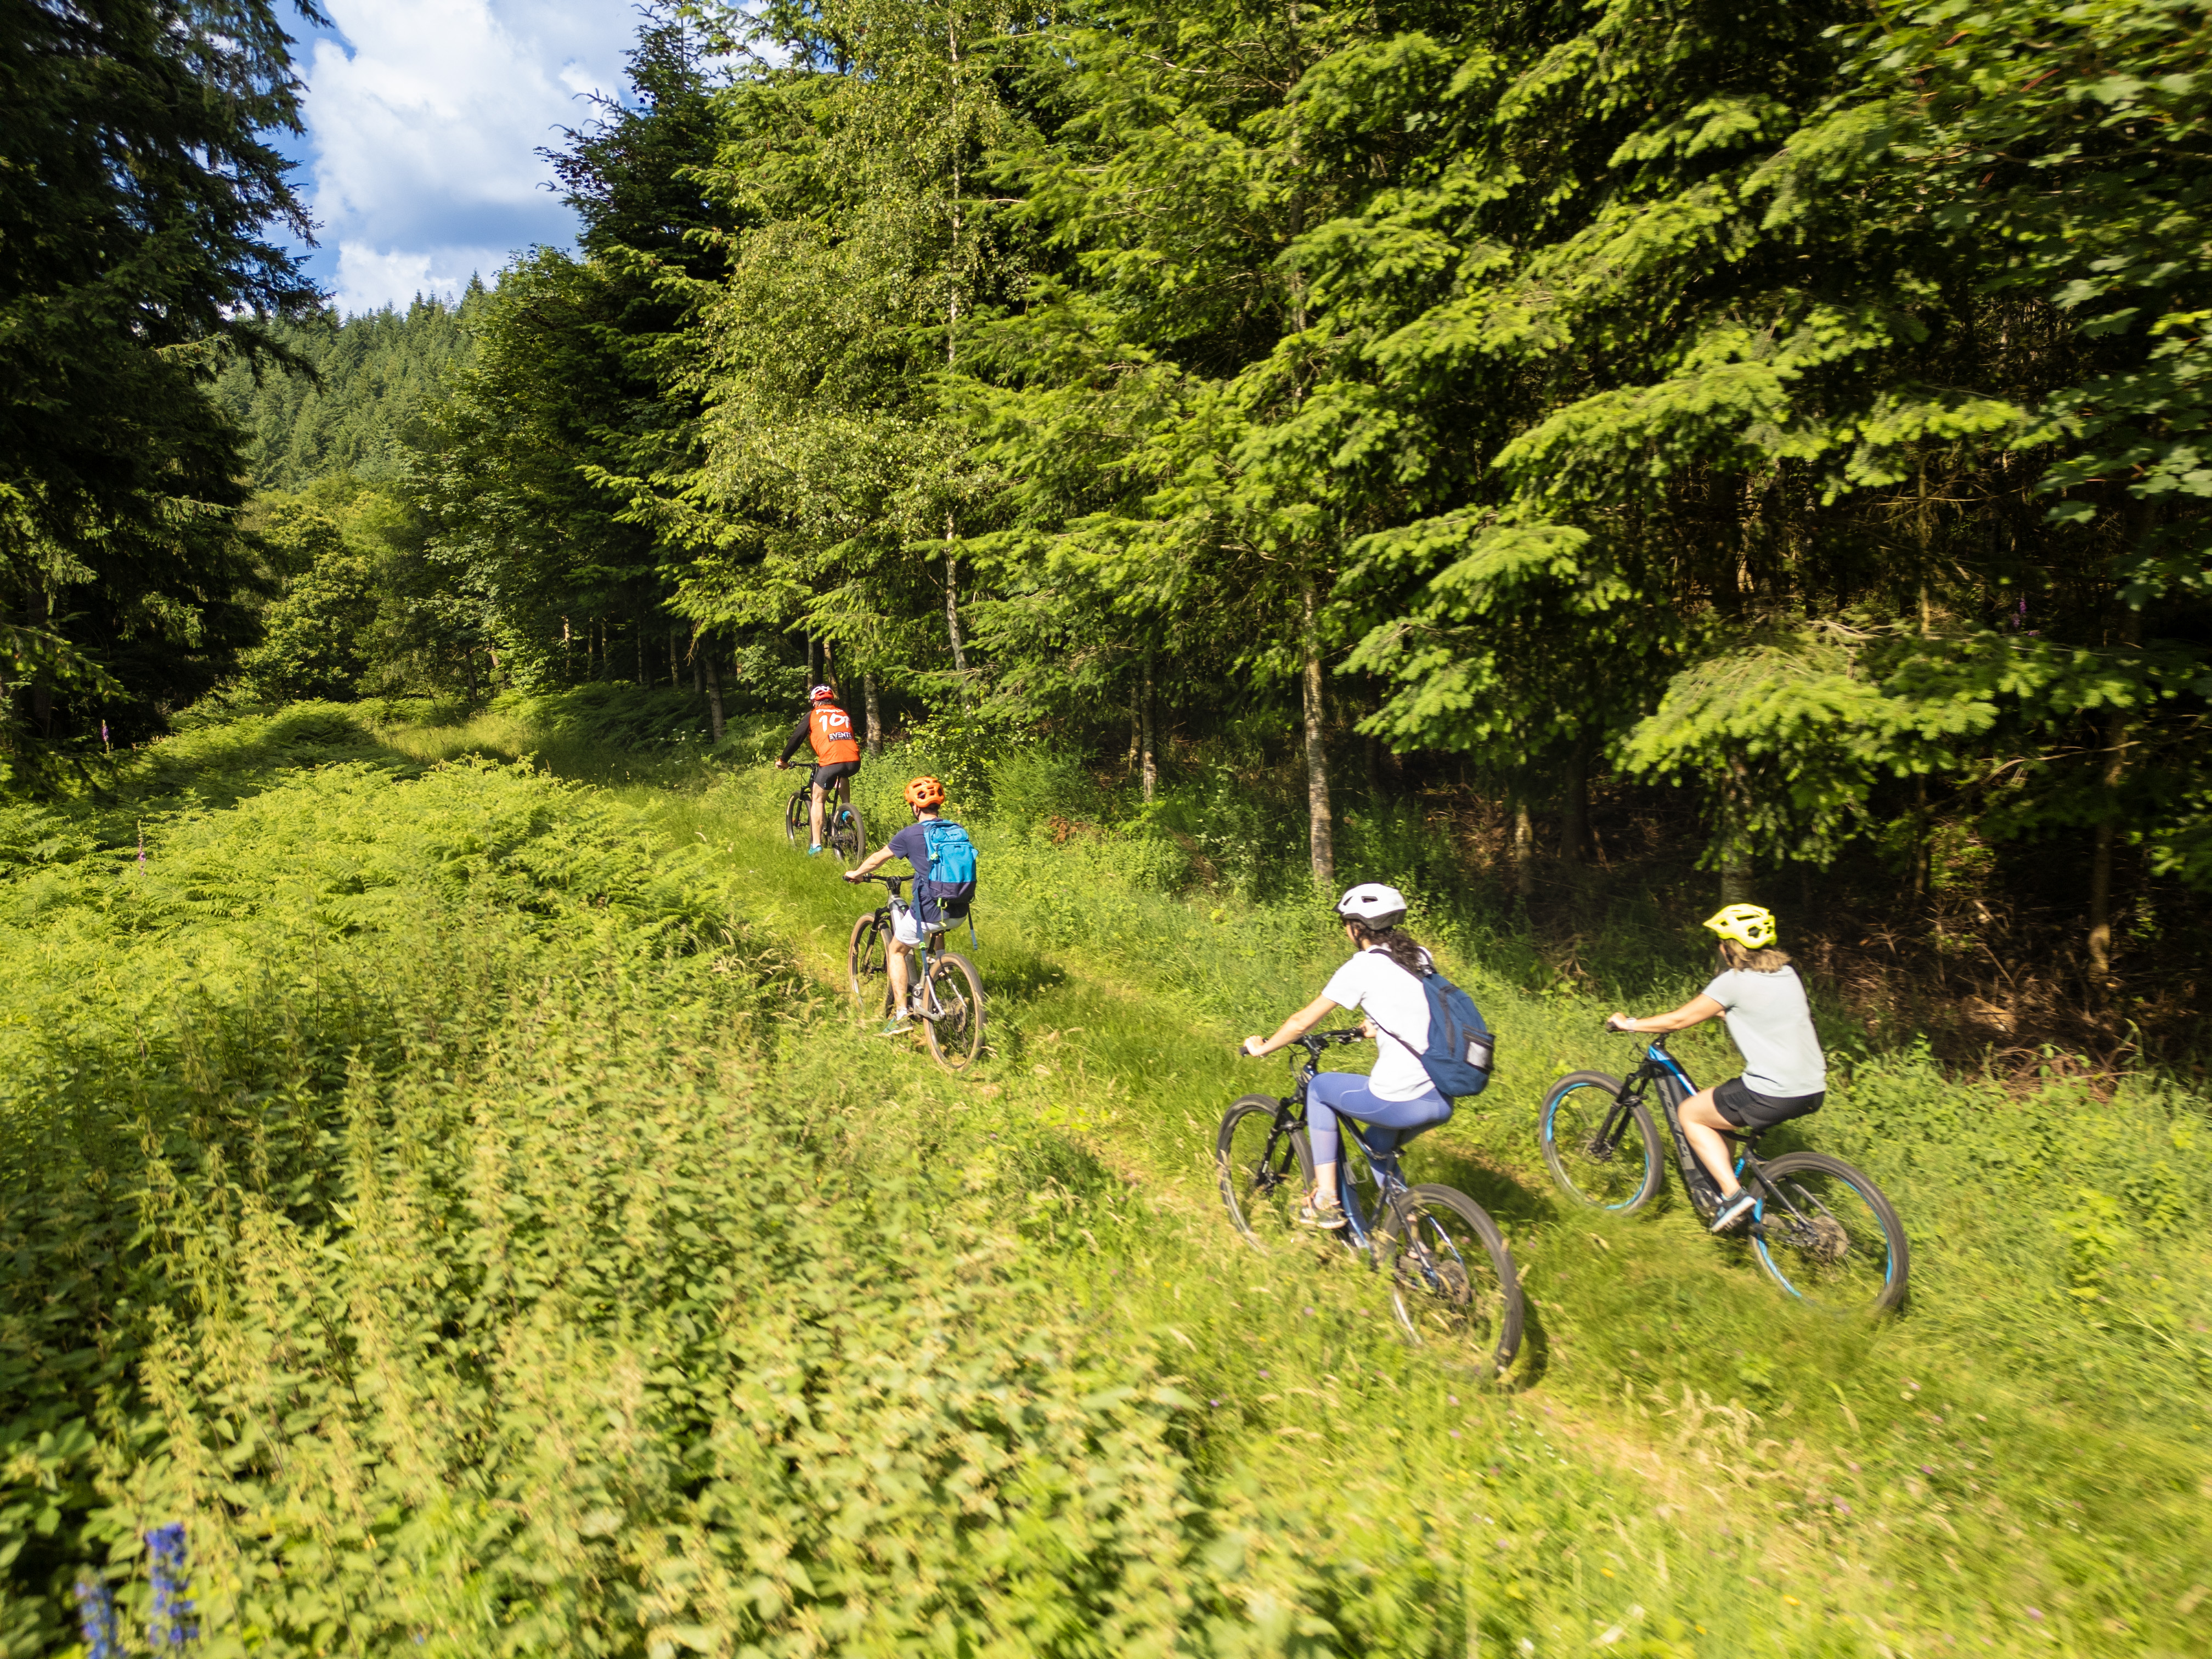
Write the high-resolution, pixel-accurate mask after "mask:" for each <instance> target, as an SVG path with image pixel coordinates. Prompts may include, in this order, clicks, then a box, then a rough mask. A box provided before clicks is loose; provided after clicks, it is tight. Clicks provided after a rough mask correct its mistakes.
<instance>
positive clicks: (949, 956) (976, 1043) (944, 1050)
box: [922, 951, 983, 1072]
mask: <svg viewBox="0 0 2212 1659" xmlns="http://www.w3.org/2000/svg"><path fill="white" fill-rule="evenodd" d="M922 1006H923V1007H924V1009H925V1010H926V1011H927V1018H925V1020H924V1022H923V1023H924V1024H926V1025H927V1027H928V1028H929V1052H930V1053H931V1054H933V1055H934V1056H935V1057H936V1060H937V1063H938V1064H939V1066H943V1067H944V1068H945V1070H946V1071H948V1072H957V1071H961V1070H963V1069H964V1068H965V1067H966V1066H968V1065H969V1063H970V1062H972V1061H973V1060H975V1057H976V1056H977V1055H978V1054H981V1053H982V1052H983V981H982V979H981V976H980V975H978V974H977V973H976V972H975V964H974V963H971V962H969V960H968V958H967V957H963V956H956V955H954V954H953V953H952V952H951V951H940V952H939V954H937V955H936V956H933V957H931V958H930V960H929V988H928V991H927V995H926V996H925V998H924V1000H923V1005H922Z"/></svg>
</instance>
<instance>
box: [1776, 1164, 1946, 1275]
mask: <svg viewBox="0 0 2212 1659" xmlns="http://www.w3.org/2000/svg"><path fill="white" fill-rule="evenodd" d="M1761 1187H1763V1188H1765V1190H1764V1191H1763V1192H1761V1193H1760V1194H1759V1197H1760V1202H1759V1213H1758V1219H1757V1220H1756V1221H1755V1222H1754V1223H1753V1226H1752V1233H1751V1243H1752V1253H1753V1255H1756V1256H1758V1258H1759V1266H1760V1267H1764V1268H1765V1269H1766V1271H1767V1273H1768V1274H1769V1275H1770V1276H1771V1278H1772V1279H1773V1280H1774V1282H1775V1283H1776V1284H1778V1285H1780V1286H1781V1287H1782V1288H1783V1289H1784V1290H1785V1291H1788V1292H1789V1293H1790V1295H1792V1296H1794V1297H1797V1298H1798V1299H1799V1300H1800V1301H1802V1302H1808V1303H1810V1304H1813V1305H1814V1306H1815V1307H1822V1308H1827V1309H1831V1310H1833V1311H1835V1312H1838V1313H1846V1312H1852V1311H1858V1310H1872V1311H1875V1312H1877V1313H1879V1312H1884V1311H1887V1310H1889V1309H1892V1308H1895V1307H1899V1306H1900V1305H1902V1304H1903V1303H1904V1301H1905V1277H1906V1274H1907V1272H1908V1271H1909V1269H1910V1267H1911V1262H1910V1259H1909V1255H1908V1252H1907V1249H1906V1246H1905V1224H1904V1223H1903V1222H1901V1221H1899V1219H1898V1218H1897V1212H1896V1211H1895V1210H1894V1209H1893V1208H1892V1207H1891V1206H1890V1202H1889V1200H1888V1199H1887V1197H1885V1196H1884V1195H1883V1194H1882V1190H1881V1188H1879V1187H1877V1186H1875V1184H1874V1182H1873V1180H1872V1178H1871V1177H1869V1176H1868V1175H1867V1174H1866V1173H1865V1172H1864V1171H1863V1170H1855V1169H1853V1168H1852V1167H1851V1166H1850V1164H1846V1163H1844V1161H1843V1159H1841V1158H1830V1157H1829V1156H1828V1155H1827V1154H1826V1153H1825V1152H1790V1153H1787V1154H1785V1155H1784V1156H1783V1157H1781V1158H1776V1159H1775V1160H1774V1161H1773V1162H1771V1163H1770V1164H1764V1165H1762V1166H1761V1167H1760V1170H1759V1176H1757V1177H1756V1178H1755V1179H1754V1181H1753V1188H1754V1190H1757V1189H1759V1188H1761Z"/></svg>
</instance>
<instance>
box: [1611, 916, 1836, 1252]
mask: <svg viewBox="0 0 2212 1659" xmlns="http://www.w3.org/2000/svg"><path fill="white" fill-rule="evenodd" d="M1705 926H1706V927H1710V928H1711V929H1712V931H1713V932H1714V933H1718V934H1719V935H1720V957H1721V971H1720V973H1719V975H1717V976H1716V977H1715V979H1714V980H1713V982H1712V983H1711V984H1710V985H1708V986H1706V987H1705V989H1704V990H1703V991H1701V992H1699V994H1697V995H1696V996H1694V997H1692V998H1691V999H1690V1000H1688V1001H1687V1002H1686V1003H1684V1004H1683V1005H1682V1006H1680V1007H1679V1008H1677V1009H1676V1010H1674V1012H1673V1013H1671V1014H1649V1015H1646V1016H1645V1017H1644V1018H1642V1019H1631V1018H1629V1017H1628V1016H1627V1015H1626V1014H1615V1015H1613V1017H1612V1018H1609V1019H1607V1021H1606V1023H1605V1024H1606V1029H1607V1030H1609V1031H1655V1032H1656V1031H1686V1030H1688V1029H1689V1028H1690V1027H1691V1026H1692V1025H1702V1024H1705V1021H1707V1020H1709V1019H1711V1018H1713V1016H1714V1015H1716V1014H1718V1015H1719V1016H1720V1017H1721V1018H1723V1019H1725V1020H1726V1021H1728V1034H1729V1040H1730V1041H1732V1042H1734V1043H1735V1046H1736V1048H1738V1049H1739V1050H1740V1051H1741V1053H1742V1054H1743V1075H1742V1076H1741V1077H1735V1078H1730V1079H1729V1080H1728V1081H1727V1082H1726V1083H1723V1084H1721V1085H1718V1086H1717V1087H1715V1088H1711V1089H1700V1090H1699V1091H1698V1092H1697V1093H1696V1094H1693V1095H1692V1096H1691V1097H1689V1098H1688V1099H1687V1100H1686V1101H1684V1102H1683V1103H1682V1108H1681V1114H1680V1115H1681V1119H1682V1133H1684V1134H1686V1135H1687V1136H1688V1137H1689V1138H1690V1149H1691V1150H1692V1152H1696V1153H1697V1155H1698V1162H1699V1163H1700V1164H1704V1165H1705V1168H1706V1170H1708V1171H1709V1172H1710V1173H1711V1176H1712V1177H1713V1179H1714V1180H1715V1181H1717V1182H1719V1183H1720V1189H1721V1207H1720V1212H1719V1213H1718V1214H1717V1215H1716V1216H1714V1217H1713V1225H1712V1231H1715V1232H1717V1233H1724V1232H1727V1231H1730V1230H1731V1229H1733V1228H1735V1227H1737V1226H1740V1225H1742V1223H1743V1220H1744V1218H1746V1217H1747V1216H1748V1215H1749V1214H1750V1213H1751V1212H1752V1211H1753V1209H1754V1208H1755V1207H1756V1204H1755V1201H1754V1200H1753V1198H1752V1195H1751V1194H1749V1193H1747V1192H1745V1191H1744V1190H1743V1188H1741V1186H1739V1185H1738V1184H1737V1182H1736V1178H1735V1165H1734V1160H1732V1159H1731V1158H1729V1149H1728V1142H1726V1141H1725V1140H1723V1139H1721V1136H1722V1133H1723V1131H1728V1132H1732V1133H1737V1134H1741V1133H1743V1132H1744V1131H1745V1130H1747V1129H1748V1130H1753V1131H1756V1130H1759V1129H1771V1128H1772V1127H1774V1126H1775V1125H1776V1124H1778V1123H1785V1122H1787V1121H1789V1120H1790V1119H1791V1118H1793V1117H1803V1116H1805V1115H1807V1114H1808V1113H1810V1112H1817V1111H1819V1110H1820V1103H1821V1102H1822V1101H1824V1100H1826V1098H1827V1094H1828V1061H1827V1056H1826V1055H1825V1054H1822V1053H1821V1052H1820V1033H1819V1032H1817V1031H1815V1030H1814V1029H1813V1011H1812V1008H1811V1006H1809V1005H1808V1003H1807V1002H1806V1000H1805V985H1804V981H1802V980H1800V979H1799V978H1798V977H1797V970H1796V969H1795V968H1792V967H1791V966H1790V958H1789V957H1788V955H1787V954H1786V953H1784V952H1783V951H1777V950H1774V949H1772V948H1771V947H1772V945H1773V944H1774V939H1775V934H1776V928H1775V926H1774V913H1773V912H1772V911H1771V910H1763V909H1761V908H1759V906H1758V905H1756V904H1730V905H1727V906H1724V907H1723V908H1722V909H1720V910H1719V911H1718V912H1717V913H1716V914H1714V915H1711V916H1710V917H1708V918H1707V919H1706V921H1705Z"/></svg>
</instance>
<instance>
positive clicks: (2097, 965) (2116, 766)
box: [2089, 708, 2128, 987]
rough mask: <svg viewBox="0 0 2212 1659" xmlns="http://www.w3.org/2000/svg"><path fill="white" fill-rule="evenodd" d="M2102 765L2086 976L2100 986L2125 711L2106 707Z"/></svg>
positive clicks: (2107, 956) (2108, 959)
mask: <svg viewBox="0 0 2212 1659" xmlns="http://www.w3.org/2000/svg"><path fill="white" fill-rule="evenodd" d="M2102 736H2103V738H2104V744H2105V759H2104V764H2103V766H2102V767H2101V768H2100V769H2099V773H2100V775H2099V777H2098V782H2099V783H2100V784H2101V785H2102V786H2103V787H2104V792H2105V816H2104V817H2101V818H2100V819H2098V820H2097V835H2096V841H2095V842H2094V844H2093V848H2092V849H2091V851H2090V854H2089V977H2090V978H2091V979H2092V980H2093V981H2096V983H2097V984H2098V986H2099V987H2105V986H2106V985H2107V984H2108V983H2109V982H2110V981H2111V979H2112V847H2113V844H2114V842H2116V841H2117V840H2118V831H2119V793H2120V778H2121V775H2122V774H2123V772H2124V769H2125V767H2124V762H2125V759H2126V757H2127V743H2128V717H2127V714H2125V712H2124V711H2123V710H2121V709H2118V708H2106V710H2105V720H2104V731H2103V733H2102Z"/></svg>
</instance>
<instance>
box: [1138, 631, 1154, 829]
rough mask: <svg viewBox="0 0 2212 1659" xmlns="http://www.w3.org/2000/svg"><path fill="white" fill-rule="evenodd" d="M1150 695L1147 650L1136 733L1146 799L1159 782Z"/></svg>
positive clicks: (1150, 797) (1149, 657)
mask: <svg viewBox="0 0 2212 1659" xmlns="http://www.w3.org/2000/svg"><path fill="white" fill-rule="evenodd" d="M1152 697H1153V693H1152V653H1151V652H1149V651H1147V652H1146V653H1145V684H1144V689H1143V690H1140V691H1139V693H1138V694H1137V734H1138V739H1139V743H1140V744H1141V745H1142V748H1143V752H1142V754H1141V755H1140V756H1139V772H1140V775H1141V776H1142V777H1143V779H1144V783H1145V799H1146V800H1150V799H1152V797H1153V796H1154V795H1156V794H1158V793H1159V783H1160V760H1159V748H1158V727H1157V723H1156V720H1155V716H1154V714H1153V703H1152Z"/></svg>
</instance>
